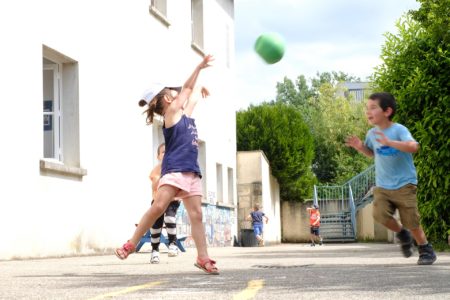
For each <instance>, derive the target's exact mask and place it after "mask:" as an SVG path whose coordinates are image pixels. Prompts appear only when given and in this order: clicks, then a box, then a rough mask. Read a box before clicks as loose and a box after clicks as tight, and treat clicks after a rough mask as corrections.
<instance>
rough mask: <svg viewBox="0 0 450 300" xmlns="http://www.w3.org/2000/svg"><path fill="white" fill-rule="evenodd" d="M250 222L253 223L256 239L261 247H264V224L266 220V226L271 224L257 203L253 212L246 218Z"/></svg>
mask: <svg viewBox="0 0 450 300" xmlns="http://www.w3.org/2000/svg"><path fill="white" fill-rule="evenodd" d="M246 219H247V220H248V221H252V225H253V232H254V233H255V237H256V239H257V240H258V245H259V246H264V239H263V231H264V230H263V229H264V224H263V223H264V222H263V220H265V222H266V224H267V222H269V218H268V217H267V216H266V215H265V214H264V213H263V212H262V211H260V206H259V204H258V203H256V204H255V205H254V206H253V211H252V212H251V213H250V214H249V215H248V216H247V218H246Z"/></svg>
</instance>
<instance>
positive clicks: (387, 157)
mask: <svg viewBox="0 0 450 300" xmlns="http://www.w3.org/2000/svg"><path fill="white" fill-rule="evenodd" d="M375 131H382V132H383V133H384V135H386V136H387V138H388V139H390V140H393V141H414V142H415V141H416V140H415V139H414V138H413V137H412V135H411V133H410V132H409V130H408V128H406V127H405V126H403V125H401V124H398V123H393V124H392V125H391V126H390V127H389V128H386V129H384V130H381V129H379V128H372V129H370V130H369V131H368V132H367V135H366V140H365V142H364V144H365V146H366V147H367V148H369V149H371V150H372V151H373V154H374V156H375V181H376V185H377V186H379V187H382V188H384V189H387V190H396V189H399V188H401V187H402V186H405V185H406V184H408V183H412V184H417V173H416V168H415V167H414V162H413V157H412V154H411V153H406V152H402V151H400V150H397V149H395V148H392V147H388V146H385V145H382V144H380V143H379V142H377V141H376V139H377V138H379V137H380V136H379V135H376V134H375Z"/></svg>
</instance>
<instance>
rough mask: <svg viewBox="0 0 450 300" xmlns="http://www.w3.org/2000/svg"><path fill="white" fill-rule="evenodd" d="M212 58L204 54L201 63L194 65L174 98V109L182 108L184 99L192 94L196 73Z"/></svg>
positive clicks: (206, 65) (205, 66) (207, 64)
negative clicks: (192, 70)
mask: <svg viewBox="0 0 450 300" xmlns="http://www.w3.org/2000/svg"><path fill="white" fill-rule="evenodd" d="M213 60H214V58H213V57H212V55H206V56H205V57H204V58H203V60H202V61H201V63H200V64H199V65H198V66H196V67H195V69H194V72H192V74H191V76H189V78H188V79H187V80H186V82H185V83H184V85H183V88H182V89H181V92H180V93H179V94H178V96H177V97H176V98H175V99H174V102H175V104H176V105H175V107H174V109H175V110H177V111H178V110H180V109H182V108H183V107H184V106H185V104H186V101H187V100H188V99H189V97H190V96H191V94H192V91H193V89H194V87H195V83H196V82H197V78H198V75H199V74H200V71H201V70H202V69H204V68H207V67H209V66H210V64H209V63H210V62H211V61H213Z"/></svg>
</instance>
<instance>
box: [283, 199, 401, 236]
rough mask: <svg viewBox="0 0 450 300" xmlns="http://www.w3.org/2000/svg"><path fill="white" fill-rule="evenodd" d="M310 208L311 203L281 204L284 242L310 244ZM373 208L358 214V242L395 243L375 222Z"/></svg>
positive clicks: (366, 208)
mask: <svg viewBox="0 0 450 300" xmlns="http://www.w3.org/2000/svg"><path fill="white" fill-rule="evenodd" d="M308 206H310V203H307V204H306V203H299V202H287V201H283V202H282V203H281V208H282V211H281V216H282V237H283V238H282V241H283V242H288V243H297V242H309V240H310V239H309V215H308V213H307V212H306V208H307V207H308ZM372 208H373V204H369V205H367V206H365V207H364V208H363V209H361V210H359V211H358V212H357V214H356V222H357V234H356V236H357V238H358V240H374V241H383V242H393V240H394V235H393V233H392V232H391V231H389V230H387V229H386V228H385V227H383V226H382V225H380V224H378V223H376V222H375V221H374V219H373V217H372Z"/></svg>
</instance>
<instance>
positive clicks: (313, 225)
mask: <svg viewBox="0 0 450 300" xmlns="http://www.w3.org/2000/svg"><path fill="white" fill-rule="evenodd" d="M306 210H307V211H308V213H309V226H310V233H311V247H314V246H315V245H316V243H315V240H316V237H317V238H319V245H321V246H322V237H321V236H320V211H319V205H317V204H314V205H313V206H312V207H308V208H306Z"/></svg>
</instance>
